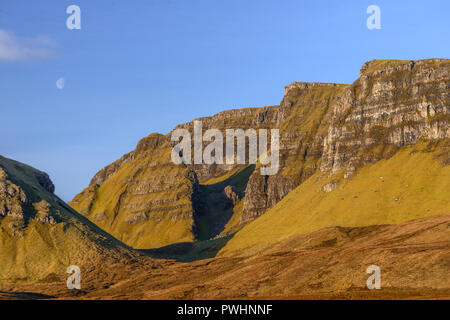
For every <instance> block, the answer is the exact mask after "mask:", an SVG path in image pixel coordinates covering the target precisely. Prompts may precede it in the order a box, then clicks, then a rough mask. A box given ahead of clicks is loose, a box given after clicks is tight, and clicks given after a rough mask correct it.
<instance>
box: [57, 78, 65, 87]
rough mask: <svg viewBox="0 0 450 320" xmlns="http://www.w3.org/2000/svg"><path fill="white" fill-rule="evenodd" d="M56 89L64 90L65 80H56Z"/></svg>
mask: <svg viewBox="0 0 450 320" xmlns="http://www.w3.org/2000/svg"><path fill="white" fill-rule="evenodd" d="M56 87H57V88H58V89H59V90H62V89H64V78H59V79H58V80H56Z"/></svg>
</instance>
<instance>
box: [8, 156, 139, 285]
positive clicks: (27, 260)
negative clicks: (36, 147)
mask: <svg viewBox="0 0 450 320" xmlns="http://www.w3.org/2000/svg"><path fill="white" fill-rule="evenodd" d="M50 186H51V187H50ZM52 189H53V184H52V183H51V181H50V179H49V178H48V176H47V175H45V174H44V173H42V172H40V171H38V170H36V169H34V168H31V167H29V166H27V165H24V164H21V163H19V162H16V161H13V160H10V159H6V158H4V157H1V156H0V282H5V283H10V282H17V281H36V280H41V281H59V280H61V279H62V280H61V281H63V279H64V278H65V277H67V275H66V274H65V272H66V269H67V267H68V266H70V265H72V264H75V265H78V266H79V267H80V268H81V270H82V271H85V270H87V269H91V268H92V267H95V266H101V265H105V264H106V265H113V264H114V263H116V262H118V261H120V260H122V259H126V258H129V257H133V256H135V255H136V254H135V253H133V252H132V251H131V250H129V249H128V248H127V247H126V246H125V245H123V244H122V243H120V242H119V241H117V240H116V239H114V238H113V237H111V236H110V235H109V234H107V233H106V232H104V231H102V230H101V229H99V228H98V227H97V226H95V225H94V224H93V223H91V222H90V221H89V220H87V219H86V218H84V217H83V216H82V215H80V214H79V213H77V212H76V211H74V210H73V209H71V208H70V207H69V206H67V205H66V204H65V203H64V202H63V201H62V200H60V199H59V198H58V197H57V196H56V195H54V194H53V193H52V191H53V190H52ZM46 279H47V280H46ZM58 279H59V280H58ZM62 283H64V282H62Z"/></svg>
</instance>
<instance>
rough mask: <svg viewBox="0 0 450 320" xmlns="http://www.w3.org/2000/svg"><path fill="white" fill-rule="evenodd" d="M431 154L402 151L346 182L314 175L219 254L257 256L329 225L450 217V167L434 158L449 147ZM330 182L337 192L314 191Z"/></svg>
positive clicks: (421, 148)
mask: <svg viewBox="0 0 450 320" xmlns="http://www.w3.org/2000/svg"><path fill="white" fill-rule="evenodd" d="M445 148H446V149H445ZM433 150H434V151H432V152H431V151H430V150H429V149H428V147H427V146H426V145H425V144H419V145H416V146H408V147H405V148H404V149H402V150H400V151H399V152H398V153H397V154H395V155H394V156H393V157H392V158H390V159H386V160H381V161H379V162H377V163H375V164H370V165H367V166H365V167H364V168H362V169H361V170H360V171H359V172H358V173H357V174H356V175H355V176H354V177H352V178H350V179H343V178H342V177H340V176H339V175H336V176H334V177H329V176H327V175H325V174H323V173H322V174H321V173H316V174H315V175H313V176H312V177H311V178H309V179H308V180H307V181H305V182H304V183H303V184H302V185H300V186H299V187H297V188H296V189H295V190H294V191H292V192H291V193H290V194H288V195H287V196H286V197H285V198H284V199H283V200H282V201H280V202H279V203H278V204H277V205H276V206H275V207H273V208H272V209H271V210H269V211H268V212H267V213H266V214H264V215H263V216H261V217H259V218H258V219H256V220H255V221H253V222H252V223H250V224H249V225H247V226H246V227H244V228H243V229H242V230H240V231H239V232H238V233H237V234H236V235H235V236H234V237H233V238H232V239H231V240H230V241H229V242H228V243H227V245H226V246H225V247H224V248H223V249H222V250H221V251H220V252H219V255H231V254H239V253H245V252H250V250H251V252H257V251H259V250H262V249H264V248H267V247H269V246H271V245H273V244H275V243H278V242H280V241H282V240H285V239H287V238H289V237H292V236H294V235H299V234H305V233H308V232H313V231H316V230H319V229H322V228H325V227H330V226H348V227H354V226H369V225H375V224H398V223H401V222H405V221H408V220H412V219H416V218H420V217H425V216H430V215H434V214H442V213H447V212H450V166H448V165H447V166H443V164H442V162H443V159H442V157H440V158H439V157H438V155H440V154H442V152H443V150H444V152H448V151H445V150H448V143H447V144H445V141H444V142H443V143H441V145H440V147H438V148H433ZM445 156H446V157H448V154H445ZM330 181H336V182H338V184H339V187H338V188H337V189H336V190H334V191H331V192H328V193H326V192H324V191H318V190H319V189H320V188H321V187H322V186H323V185H325V184H326V183H328V182H330Z"/></svg>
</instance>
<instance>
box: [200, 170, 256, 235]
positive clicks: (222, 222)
mask: <svg viewBox="0 0 450 320" xmlns="http://www.w3.org/2000/svg"><path fill="white" fill-rule="evenodd" d="M254 170H255V165H249V166H247V167H246V168H244V169H242V170H241V171H239V172H237V173H236V174H234V175H232V176H231V177H229V178H228V179H226V180H224V181H220V182H218V183H215V184H210V185H205V184H200V185H199V186H198V190H197V191H196V193H195V195H194V198H193V204H194V211H195V222H196V230H195V233H196V238H197V239H198V240H200V241H202V240H208V239H212V238H214V237H216V236H217V235H219V234H220V233H221V232H222V231H223V230H224V228H225V226H226V224H227V223H228V221H229V220H230V219H231V217H232V215H233V209H234V205H235V204H236V203H233V201H232V200H231V199H229V198H228V197H227V196H226V194H225V192H224V189H225V187H227V186H231V187H232V188H233V192H234V193H235V194H236V195H237V196H238V197H239V198H240V199H242V198H243V197H244V195H245V188H246V187H247V183H248V180H249V179H250V175H251V174H252V173H253V171H254Z"/></svg>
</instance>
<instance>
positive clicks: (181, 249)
mask: <svg viewBox="0 0 450 320" xmlns="http://www.w3.org/2000/svg"><path fill="white" fill-rule="evenodd" d="M231 238H233V235H228V236H225V237H221V238H217V239H212V240H205V241H197V242H178V243H174V244H170V245H168V246H165V247H161V248H156V249H144V250H138V251H139V252H141V253H143V254H145V255H148V256H150V257H152V258H155V259H169V260H176V261H179V262H192V261H197V260H204V259H210V258H214V257H215V256H216V255H217V253H218V252H219V251H220V249H222V248H223V247H224V246H225V245H226V244H227V242H228V241H230V239H231Z"/></svg>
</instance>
